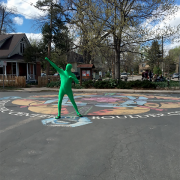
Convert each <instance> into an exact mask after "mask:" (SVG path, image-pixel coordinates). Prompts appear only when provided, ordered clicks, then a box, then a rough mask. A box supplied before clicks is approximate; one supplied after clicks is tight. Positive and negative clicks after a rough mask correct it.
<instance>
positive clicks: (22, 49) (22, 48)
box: [20, 43, 24, 54]
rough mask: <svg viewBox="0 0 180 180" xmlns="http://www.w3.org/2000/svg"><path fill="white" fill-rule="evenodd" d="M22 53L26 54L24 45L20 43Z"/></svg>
mask: <svg viewBox="0 0 180 180" xmlns="http://www.w3.org/2000/svg"><path fill="white" fill-rule="evenodd" d="M20 53H21V54H23V53H24V43H20Z"/></svg>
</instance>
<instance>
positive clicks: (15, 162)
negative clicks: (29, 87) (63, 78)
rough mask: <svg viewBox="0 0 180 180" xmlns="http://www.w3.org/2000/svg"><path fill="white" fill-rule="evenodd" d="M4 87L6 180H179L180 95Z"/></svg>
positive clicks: (0, 173)
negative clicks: (71, 92)
mask: <svg viewBox="0 0 180 180" xmlns="http://www.w3.org/2000/svg"><path fill="white" fill-rule="evenodd" d="M74 96H75V101H76V103H77V105H78V108H79V111H80V112H81V113H82V114H83V115H84V117H83V118H77V117H76V114H75V111H74V109H73V107H72V106H71V103H70V102H69V101H68V99H67V98H66V97H65V98H64V100H63V108H62V119H61V120H59V121H56V120H55V119H54V116H55V115H56V114H57V98H58V97H57V93H56V92H44V93H42V92H41V93H27V92H26V93H25V92H0V179H1V180H57V179H60V180H134V179H137V180H179V179H180V94H174V95H173V94H161V95H158V94H157V95H156V94H125V93H104V94H97V93H91V94H88V93H81V94H80V93H76V94H74Z"/></svg>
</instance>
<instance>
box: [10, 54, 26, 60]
mask: <svg viewBox="0 0 180 180" xmlns="http://www.w3.org/2000/svg"><path fill="white" fill-rule="evenodd" d="M8 59H14V60H16V59H23V56H21V55H19V54H15V55H13V56H11V57H10V58H8Z"/></svg>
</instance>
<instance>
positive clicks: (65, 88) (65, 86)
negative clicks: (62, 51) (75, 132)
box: [45, 57, 82, 119]
mask: <svg viewBox="0 0 180 180" xmlns="http://www.w3.org/2000/svg"><path fill="white" fill-rule="evenodd" d="M45 59H46V60H47V61H49V63H50V64H51V65H52V66H53V67H54V68H55V69H56V70H57V72H58V73H59V75H60V78H61V86H60V89H59V101H58V116H57V117H56V119H60V118H61V104H62V100H63V97H64V95H65V94H67V95H68V97H69V99H70V101H71V103H72V104H73V107H74V109H75V110H76V113H77V115H78V116H79V117H82V115H81V114H80V113H79V111H78V108H77V105H76V103H75V101H74V97H73V92H72V89H71V86H72V81H75V83H76V84H78V83H79V81H78V79H77V78H76V76H75V74H73V73H72V72H71V68H72V65H71V64H67V65H66V70H65V71H64V70H62V69H61V68H59V67H57V66H56V65H55V64H54V63H53V62H52V61H50V60H49V59H48V58H47V57H46V58H45Z"/></svg>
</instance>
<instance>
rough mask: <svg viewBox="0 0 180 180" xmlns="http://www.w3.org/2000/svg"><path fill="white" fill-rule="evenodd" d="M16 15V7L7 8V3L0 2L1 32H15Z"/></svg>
mask: <svg viewBox="0 0 180 180" xmlns="http://www.w3.org/2000/svg"><path fill="white" fill-rule="evenodd" d="M15 16H17V15H16V9H15V8H7V6H6V5H4V4H0V23H1V24H0V34H4V33H8V32H15V24H14V21H13V17H15Z"/></svg>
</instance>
